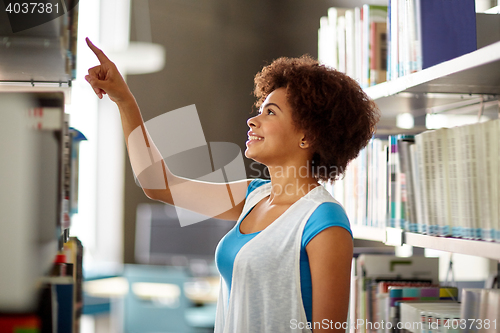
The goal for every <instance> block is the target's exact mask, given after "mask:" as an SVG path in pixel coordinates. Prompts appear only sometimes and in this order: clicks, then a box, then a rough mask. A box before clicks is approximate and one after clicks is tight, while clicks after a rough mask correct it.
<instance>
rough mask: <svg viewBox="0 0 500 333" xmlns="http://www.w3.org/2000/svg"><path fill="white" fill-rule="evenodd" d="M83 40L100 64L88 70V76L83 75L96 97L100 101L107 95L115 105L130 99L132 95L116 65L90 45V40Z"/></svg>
mask: <svg viewBox="0 0 500 333" xmlns="http://www.w3.org/2000/svg"><path fill="white" fill-rule="evenodd" d="M85 40H86V41H87V45H88V46H89V47H90V49H91V50H92V51H93V52H94V54H95V55H96V56H97V59H99V62H100V63H101V64H100V65H98V66H95V67H92V68H90V69H89V75H85V80H87V82H88V83H90V85H91V86H92V88H93V89H94V91H95V93H96V94H97V97H99V99H102V96H103V95H104V94H108V96H109V98H110V99H111V100H112V101H113V102H115V103H119V102H121V101H123V100H125V99H127V98H130V97H131V96H132V94H131V92H130V90H129V88H128V86H127V84H126V83H125V80H124V79H123V77H122V75H121V74H120V72H119V71H118V69H117V68H116V65H115V64H114V63H113V62H112V61H111V60H109V58H108V57H107V56H106V55H105V54H104V53H103V52H102V51H101V50H100V49H99V48H97V47H96V46H95V45H94V44H92V42H91V41H90V39H88V38H86V39H85ZM132 98H133V97H132Z"/></svg>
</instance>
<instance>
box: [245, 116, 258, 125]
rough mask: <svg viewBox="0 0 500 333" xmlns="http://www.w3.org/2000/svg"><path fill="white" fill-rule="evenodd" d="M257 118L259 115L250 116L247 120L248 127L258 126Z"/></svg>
mask: <svg viewBox="0 0 500 333" xmlns="http://www.w3.org/2000/svg"><path fill="white" fill-rule="evenodd" d="M255 118H257V116H255V117H252V118H248V120H247V125H248V127H250V128H252V127H257V121H256V119H255Z"/></svg>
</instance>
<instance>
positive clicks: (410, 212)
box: [397, 136, 417, 231]
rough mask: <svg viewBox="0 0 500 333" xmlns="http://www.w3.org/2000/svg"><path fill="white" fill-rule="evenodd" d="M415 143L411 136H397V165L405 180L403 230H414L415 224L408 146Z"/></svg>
mask: <svg viewBox="0 0 500 333" xmlns="http://www.w3.org/2000/svg"><path fill="white" fill-rule="evenodd" d="M414 143H415V139H414V137H413V136H399V137H398V142H397V144H398V151H399V164H400V168H401V173H402V177H403V178H404V180H405V187H406V191H405V192H406V200H405V201H404V202H405V205H404V207H405V217H406V220H405V223H404V225H405V228H404V229H405V230H406V231H411V230H415V227H414V226H415V225H416V224H417V222H416V220H417V218H416V213H415V190H414V185H413V178H414V177H413V171H412V165H411V154H410V145H413V144H414Z"/></svg>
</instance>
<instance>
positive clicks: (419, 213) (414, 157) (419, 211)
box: [410, 145, 424, 232]
mask: <svg viewBox="0 0 500 333" xmlns="http://www.w3.org/2000/svg"><path fill="white" fill-rule="evenodd" d="M410 156H411V166H412V171H413V173H412V174H413V193H414V196H415V200H414V201H415V215H416V217H417V220H416V221H415V224H413V225H410V231H411V232H418V230H419V225H420V224H422V223H423V221H424V212H423V205H424V204H423V202H422V200H423V199H422V193H421V188H422V186H421V183H422V180H421V178H420V169H419V164H418V154H417V145H410Z"/></svg>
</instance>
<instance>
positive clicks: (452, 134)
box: [447, 127, 464, 237]
mask: <svg viewBox="0 0 500 333" xmlns="http://www.w3.org/2000/svg"><path fill="white" fill-rule="evenodd" d="M457 132H458V130H457V128H456V127H455V128H451V129H449V130H448V133H447V139H448V144H447V146H448V149H447V155H448V156H447V159H448V190H449V195H450V200H449V202H450V214H451V216H450V221H451V235H452V236H454V237H461V230H462V227H461V226H462V221H463V219H464V216H463V215H462V214H463V213H462V206H461V205H460V197H459V186H460V182H461V179H460V178H459V176H458V164H459V159H458V149H459V147H458V146H457V142H458V138H457Z"/></svg>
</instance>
